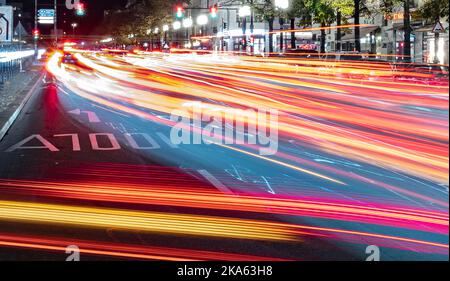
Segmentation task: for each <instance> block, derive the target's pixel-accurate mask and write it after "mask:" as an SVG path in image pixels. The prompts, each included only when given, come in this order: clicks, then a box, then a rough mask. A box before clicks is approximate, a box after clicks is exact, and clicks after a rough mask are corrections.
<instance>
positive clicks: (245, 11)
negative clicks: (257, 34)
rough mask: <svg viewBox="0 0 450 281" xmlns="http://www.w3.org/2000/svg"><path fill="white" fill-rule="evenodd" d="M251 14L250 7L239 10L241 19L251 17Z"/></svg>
mask: <svg viewBox="0 0 450 281" xmlns="http://www.w3.org/2000/svg"><path fill="white" fill-rule="evenodd" d="M251 14H252V8H250V6H242V7H241V8H239V16H240V17H241V18H243V17H248V16H251Z"/></svg>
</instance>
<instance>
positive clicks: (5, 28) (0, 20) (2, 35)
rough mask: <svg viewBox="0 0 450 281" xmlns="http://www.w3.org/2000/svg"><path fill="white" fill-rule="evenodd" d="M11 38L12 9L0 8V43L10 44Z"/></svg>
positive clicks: (8, 7)
mask: <svg viewBox="0 0 450 281" xmlns="http://www.w3.org/2000/svg"><path fill="white" fill-rule="evenodd" d="M12 36H13V7H12V6H1V7H0V42H11V41H12Z"/></svg>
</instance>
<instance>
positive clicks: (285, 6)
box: [275, 0, 289, 52]
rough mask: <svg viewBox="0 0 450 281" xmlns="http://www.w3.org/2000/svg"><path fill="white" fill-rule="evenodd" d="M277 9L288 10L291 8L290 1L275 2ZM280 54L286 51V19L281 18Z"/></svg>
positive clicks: (280, 0) (278, 0) (277, 0)
mask: <svg viewBox="0 0 450 281" xmlns="http://www.w3.org/2000/svg"><path fill="white" fill-rule="evenodd" d="M275 8H277V9H281V10H286V9H288V8H289V0H275ZM279 22H280V52H282V51H283V49H284V33H283V29H284V18H283V17H281V16H280V19H279Z"/></svg>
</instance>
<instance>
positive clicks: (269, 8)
mask: <svg viewBox="0 0 450 281" xmlns="http://www.w3.org/2000/svg"><path fill="white" fill-rule="evenodd" d="M252 8H253V9H254V10H255V11H256V14H258V15H260V16H261V17H262V19H263V20H265V21H267V22H268V24H269V54H272V53H273V23H274V21H275V18H276V17H277V16H279V15H280V13H279V11H277V10H276V9H275V6H274V4H273V3H272V0H263V1H260V3H256V4H253V7H252Z"/></svg>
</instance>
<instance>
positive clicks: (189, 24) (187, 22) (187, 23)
mask: <svg viewBox="0 0 450 281" xmlns="http://www.w3.org/2000/svg"><path fill="white" fill-rule="evenodd" d="M192 24H193V22H192V19H191V18H185V19H184V20H183V27H184V28H190V27H192Z"/></svg>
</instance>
